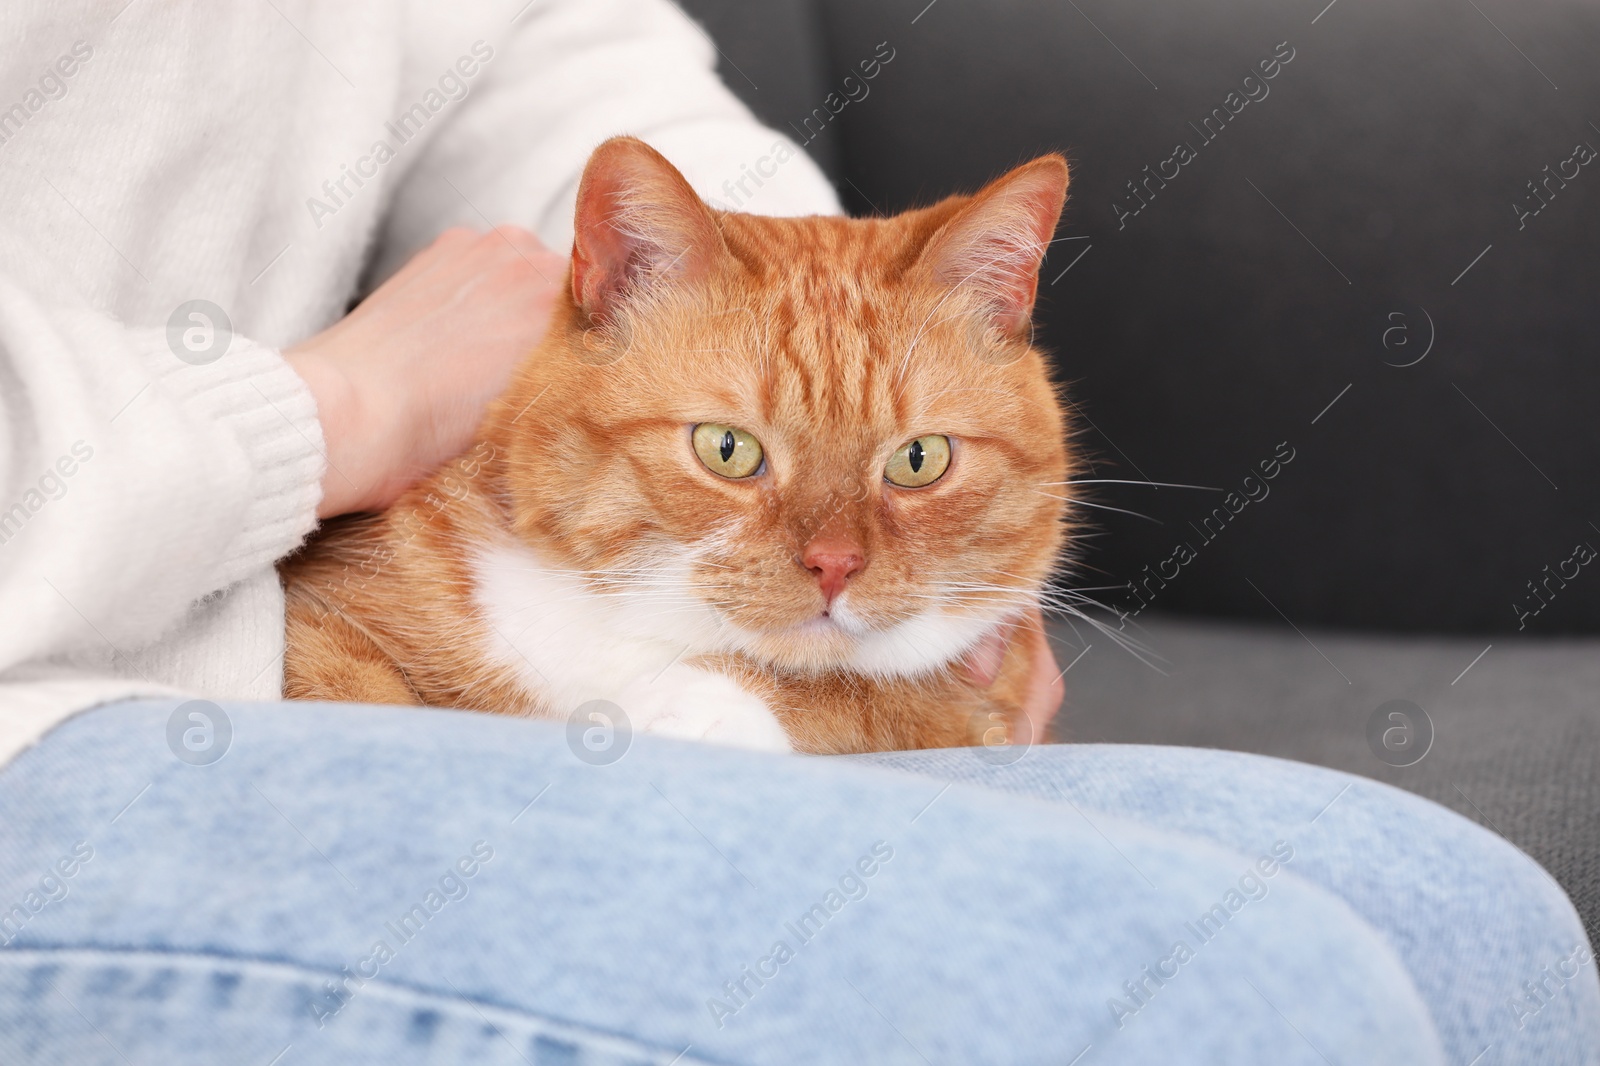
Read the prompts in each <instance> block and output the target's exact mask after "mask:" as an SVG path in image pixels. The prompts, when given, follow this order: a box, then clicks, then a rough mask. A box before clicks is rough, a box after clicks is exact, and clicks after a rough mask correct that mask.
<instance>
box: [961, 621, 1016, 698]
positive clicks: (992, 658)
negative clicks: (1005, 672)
mask: <svg viewBox="0 0 1600 1066" xmlns="http://www.w3.org/2000/svg"><path fill="white" fill-rule="evenodd" d="M1011 629H1012V627H1011V626H1010V625H1009V624H1005V625H1000V626H997V627H995V628H994V629H992V630H990V632H989V634H988V635H987V636H985V637H984V638H983V639H982V640H980V641H978V643H977V645H976V646H975V647H974V648H973V649H972V650H971V651H969V652H967V654H966V655H964V656H962V658H961V661H960V662H959V663H957V664H956V672H957V673H958V674H960V675H961V677H962V678H964V679H965V680H966V681H967V682H968V683H969V684H971V685H973V686H975V687H977V688H988V687H989V686H990V685H992V684H994V680H995V678H997V677H999V676H1000V667H1001V665H1002V664H1003V663H1004V662H1005V658H1006V645H1007V643H1008V637H1009V634H1010V631H1011Z"/></svg>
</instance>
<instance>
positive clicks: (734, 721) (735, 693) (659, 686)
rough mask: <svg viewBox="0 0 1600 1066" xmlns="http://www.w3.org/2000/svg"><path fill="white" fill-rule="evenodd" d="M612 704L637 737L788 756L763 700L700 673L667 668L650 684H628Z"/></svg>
mask: <svg viewBox="0 0 1600 1066" xmlns="http://www.w3.org/2000/svg"><path fill="white" fill-rule="evenodd" d="M616 702H617V705H618V706H619V707H621V708H622V711H623V713H624V714H626V715H627V716H628V721H629V723H630V724H631V725H632V727H633V728H634V729H635V730H636V731H638V732H640V733H654V734H656V735H658V736H669V737H682V738H684V739H686V740H703V741H709V742H711V743H713V744H726V745H728V746H729V747H736V748H750V749H753V750H756V751H792V750H794V746H793V745H792V744H791V743H790V741H789V736H788V734H787V733H785V732H784V730H783V726H781V725H780V724H778V719H777V716H776V715H774V714H773V712H772V708H771V707H770V706H769V705H768V703H767V701H766V699H764V698H763V697H761V696H759V695H757V694H756V693H754V692H752V691H750V689H749V688H747V687H745V686H744V685H741V684H740V683H739V682H738V681H736V680H735V679H733V678H732V677H729V676H728V675H727V674H723V673H717V672H715V671H713V670H707V669H704V668H702V667H698V666H691V665H689V664H686V663H673V664H672V665H671V666H668V667H667V668H666V669H665V670H663V671H662V672H661V673H660V674H659V675H657V676H656V677H654V678H640V679H639V680H637V681H634V682H632V683H631V684H629V685H628V686H627V687H625V688H624V689H623V690H622V692H621V693H619V694H618V696H617V701H616Z"/></svg>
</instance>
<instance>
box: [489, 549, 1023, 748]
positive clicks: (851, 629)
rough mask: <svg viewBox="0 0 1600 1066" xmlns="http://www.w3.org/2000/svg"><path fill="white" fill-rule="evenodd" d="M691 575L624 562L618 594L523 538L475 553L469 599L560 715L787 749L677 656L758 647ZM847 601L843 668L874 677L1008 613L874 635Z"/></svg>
mask: <svg viewBox="0 0 1600 1066" xmlns="http://www.w3.org/2000/svg"><path fill="white" fill-rule="evenodd" d="M689 570H690V563H689V561H688V560H686V559H685V558H684V557H683V556H682V554H679V555H677V556H675V557H669V561H666V562H663V563H662V564H661V565H660V566H659V567H648V568H646V567H632V568H629V569H628V570H627V571H625V572H622V573H620V574H619V579H618V580H617V581H616V582H614V583H615V584H616V585H617V586H618V587H617V588H616V589H615V590H611V591H607V592H605V593H600V592H596V591H595V590H594V588H593V587H592V586H591V585H590V583H589V581H588V580H587V578H586V576H585V575H583V574H581V573H579V572H577V571H573V570H563V569H560V568H557V567H551V566H548V565H546V564H545V563H544V561H543V560H541V559H540V558H539V555H538V554H537V553H536V552H535V551H534V550H533V549H531V548H529V547H527V546H525V545H522V544H517V543H514V542H509V541H507V542H502V543H499V544H495V545H492V546H490V547H488V548H486V549H484V550H482V551H481V552H480V553H479V554H478V556H477V557H476V558H475V559H474V560H473V578H474V581H473V584H474V589H473V600H474V602H475V604H476V605H477V607H478V609H479V612H480V617H481V618H482V619H483V620H484V622H486V623H487V628H488V633H487V639H488V644H487V647H486V648H485V653H486V654H487V656H488V658H489V659H490V660H491V661H494V662H497V663H499V664H501V665H502V666H504V667H506V668H507V669H508V670H510V671H511V672H512V673H513V674H514V675H515V676H517V678H518V679H519V680H520V681H521V683H522V686H523V688H524V689H525V690H526V691H527V692H528V694H529V696H530V697H531V700H530V702H533V703H535V704H536V705H539V706H542V707H544V708H546V709H547V710H548V711H549V712H550V713H552V714H554V715H556V716H564V715H566V714H568V713H570V712H571V711H572V710H573V709H575V708H577V707H579V706H580V705H582V704H583V703H584V702H586V701H588V700H593V699H605V700H610V701H612V702H613V703H616V704H617V705H618V706H619V707H621V708H622V710H623V712H624V713H625V714H627V715H628V718H629V720H630V722H631V723H632V726H633V728H634V729H635V730H636V731H639V732H644V733H659V734H662V735H670V736H680V737H691V738H694V739H697V740H707V741H713V742H717V743H724V744H731V745H737V746H740V747H749V748H757V749H764V750H775V751H787V750H790V744H789V742H788V739H787V737H786V736H785V735H784V732H783V729H782V727H781V726H779V724H778V722H777V719H776V718H775V717H774V715H773V713H772V711H771V709H770V708H769V707H768V706H767V704H766V702H765V701H764V700H763V699H761V698H760V697H759V696H757V695H755V694H754V693H752V692H750V691H749V690H748V689H745V688H744V687H743V686H741V685H740V684H739V683H738V682H737V681H735V680H734V679H733V678H731V677H728V676H726V675H723V674H717V673H714V672H712V671H708V670H700V669H697V668H695V667H692V666H687V665H685V664H684V663H683V662H681V661H680V660H683V659H692V658H693V657H694V656H696V655H709V654H716V653H719V652H737V651H750V650H753V649H754V648H755V647H756V646H757V645H758V644H759V641H758V639H757V638H756V636H755V635H754V634H751V633H748V632H745V631H743V630H741V629H740V628H739V627H738V626H735V625H733V624H731V623H729V622H728V621H727V620H726V619H724V618H723V617H722V616H721V615H720V614H719V612H717V611H716V609H715V608H713V607H712V606H711V605H710V604H708V603H706V602H704V601H703V600H702V599H701V598H700V597H699V595H698V594H697V593H696V592H695V590H694V587H693V584H692V582H691V580H690V574H689ZM848 600H849V594H848V593H847V594H846V595H845V596H843V597H841V598H840V600H839V601H838V602H837V603H836V605H835V610H834V615H835V620H836V622H837V623H838V624H839V625H840V628H842V629H844V630H845V631H846V632H848V633H850V635H851V636H852V637H853V638H854V639H855V641H856V648H855V651H854V653H853V654H852V655H851V657H850V660H849V664H848V665H849V667H850V668H851V669H853V670H856V671H859V672H860V673H863V674H866V675H868V676H870V677H878V678H895V677H914V676H918V675H921V674H926V673H927V672H929V671H931V670H934V669H937V668H939V667H941V666H943V665H944V664H946V663H949V662H952V661H954V660H955V659H957V658H959V657H960V656H961V655H963V654H965V653H966V652H967V651H968V650H970V649H971V648H972V647H973V646H975V645H976V644H977V643H978V642H979V641H980V640H982V639H983V637H984V636H985V635H986V634H988V633H989V632H990V631H992V630H993V628H994V627H995V626H996V625H998V624H999V623H1000V622H1001V621H1002V620H1003V618H1004V613H1009V612H1000V611H997V612H996V613H995V614H994V616H992V617H990V616H985V615H984V614H978V613H974V614H960V615H958V614H952V613H950V612H947V611H943V610H939V609H937V608H933V607H930V608H928V609H926V610H924V611H921V612H919V613H917V614H916V615H914V616H912V617H911V618H908V619H906V620H905V621H903V622H900V623H898V624H897V625H894V626H892V627H890V628H887V629H882V630H874V629H871V628H870V627H868V626H867V625H866V624H865V623H863V622H862V621H860V619H859V618H857V617H856V616H855V614H854V612H853V611H851V610H850V606H849V603H848ZM1013 610H1014V609H1013Z"/></svg>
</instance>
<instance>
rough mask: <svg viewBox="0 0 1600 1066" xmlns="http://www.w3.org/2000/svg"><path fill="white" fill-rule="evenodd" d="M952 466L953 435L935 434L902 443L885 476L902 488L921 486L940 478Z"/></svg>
mask: <svg viewBox="0 0 1600 1066" xmlns="http://www.w3.org/2000/svg"><path fill="white" fill-rule="evenodd" d="M949 468H950V438H949V437H941V436H938V435H937V434H935V435H931V436H927V437H918V438H917V439H916V440H914V441H912V442H911V443H910V444H903V445H901V446H900V450H899V451H897V452H895V453H894V454H893V455H891V456H889V465H888V466H886V467H884V469H883V476H884V477H885V478H886V479H888V481H889V483H890V484H892V485H899V486H900V487H901V488H903V489H920V488H922V487H923V486H924V485H932V484H933V483H934V482H935V481H938V480H939V479H940V478H941V477H943V476H944V472H945V471H946V470H948V469H949Z"/></svg>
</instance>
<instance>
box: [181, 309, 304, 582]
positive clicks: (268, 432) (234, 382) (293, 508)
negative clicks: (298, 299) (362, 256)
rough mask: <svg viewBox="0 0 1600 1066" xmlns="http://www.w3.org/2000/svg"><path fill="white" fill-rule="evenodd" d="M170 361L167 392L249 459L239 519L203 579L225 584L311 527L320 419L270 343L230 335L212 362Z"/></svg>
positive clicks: (265, 563)
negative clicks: (211, 574) (211, 573)
mask: <svg viewBox="0 0 1600 1066" xmlns="http://www.w3.org/2000/svg"><path fill="white" fill-rule="evenodd" d="M170 362H171V363H175V364H176V365H175V366H174V365H169V366H168V368H167V369H166V375H165V376H166V378H167V381H166V382H165V383H164V384H166V385H167V387H168V388H169V389H170V391H171V394H172V395H173V396H175V397H177V398H178V399H179V400H180V402H182V403H183V404H184V405H185V406H186V407H188V408H189V409H190V410H191V411H193V412H194V413H195V414H196V415H197V416H200V417H203V418H207V419H209V420H211V421H213V422H215V423H217V424H218V425H219V426H221V427H223V428H226V429H230V430H231V431H232V433H233V436H234V438H235V439H236V440H237V441H238V443H239V445H240V447H241V448H242V449H243V451H244V453H245V455H246V456H247V457H248V459H249V461H250V467H251V473H250V476H251V484H250V485H249V486H246V488H247V498H248V500H249V503H248V505H247V509H246V511H245V513H244V521H243V522H242V523H241V524H240V528H239V532H238V535H237V536H236V537H235V538H234V540H233V542H232V543H231V544H230V545H229V547H228V549H227V551H226V552H224V553H223V555H222V557H221V558H220V559H219V560H218V561H217V573H216V575H215V578H214V580H213V581H212V582H211V583H210V585H211V587H214V588H225V587H227V586H229V585H231V584H233V583H234V582H235V581H238V580H240V579H241V578H244V577H246V576H248V575H249V574H251V573H253V572H256V571H259V570H261V569H263V568H264V567H269V566H271V565H272V564H273V563H274V562H276V561H277V560H278V559H281V558H282V557H283V556H285V555H287V554H288V553H289V552H291V551H293V550H294V549H295V547H297V546H298V545H299V544H300V542H301V541H302V540H304V539H305V537H306V535H307V534H308V533H310V532H311V530H312V529H314V528H315V527H316V524H317V504H318V503H320V502H321V500H322V477H323V473H324V471H325V470H326V469H327V453H326V449H325V446H324V443H323V437H322V424H321V423H320V422H319V421H318V419H317V405H316V401H315V400H314V399H313V398H312V395H311V390H310V388H308V387H307V385H306V383H305V381H304V380H303V379H302V378H301V377H300V375H299V374H297V373H295V372H294V370H293V369H292V368H291V367H290V366H289V364H288V363H287V362H285V361H284V359H283V356H282V355H281V354H280V353H279V352H278V350H277V349H275V348H269V347H266V346H265V345H261V344H257V343H256V342H254V341H248V340H246V339H244V338H242V337H238V338H235V339H234V342H233V345H232V347H231V348H229V350H228V352H227V354H226V355H224V356H223V357H222V358H221V359H218V360H217V361H216V362H215V363H211V364H208V365H205V366H191V365H188V364H185V363H181V362H177V361H176V360H171V361H170Z"/></svg>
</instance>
